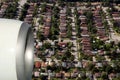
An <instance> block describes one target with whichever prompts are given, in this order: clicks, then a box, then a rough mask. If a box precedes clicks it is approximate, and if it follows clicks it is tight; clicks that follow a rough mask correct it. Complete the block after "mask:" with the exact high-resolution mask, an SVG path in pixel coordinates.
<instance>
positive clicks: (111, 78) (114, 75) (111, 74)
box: [108, 73, 116, 80]
mask: <svg viewBox="0 0 120 80" xmlns="http://www.w3.org/2000/svg"><path fill="white" fill-rule="evenodd" d="M108 77H109V79H110V80H113V78H115V77H116V74H115V73H110V74H109V75H108Z"/></svg>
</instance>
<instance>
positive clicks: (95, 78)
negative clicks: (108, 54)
mask: <svg viewBox="0 0 120 80" xmlns="http://www.w3.org/2000/svg"><path fill="white" fill-rule="evenodd" d="M100 76H101V73H100V72H96V73H95V74H94V75H93V79H94V80H97V78H100Z"/></svg>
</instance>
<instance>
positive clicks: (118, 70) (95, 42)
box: [0, 0, 120, 80]
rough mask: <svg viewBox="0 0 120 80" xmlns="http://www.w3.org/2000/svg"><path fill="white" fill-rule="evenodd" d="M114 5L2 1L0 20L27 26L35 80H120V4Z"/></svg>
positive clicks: (82, 0) (102, 0)
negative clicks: (31, 43) (32, 53)
mask: <svg viewBox="0 0 120 80" xmlns="http://www.w3.org/2000/svg"><path fill="white" fill-rule="evenodd" d="M114 1H115V2H114ZM114 1H113V2H111V0H98V1H95V0H89V1H87V0H75V1H72V0H6V1H0V18H7V19H16V20H20V21H24V22H26V23H28V24H29V25H31V27H32V30H33V34H34V47H35V49H34V69H33V73H32V77H33V80H120V3H119V1H118V2H116V0H114Z"/></svg>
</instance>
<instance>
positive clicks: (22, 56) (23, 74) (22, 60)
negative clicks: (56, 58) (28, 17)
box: [16, 23, 34, 80]
mask: <svg viewBox="0 0 120 80" xmlns="http://www.w3.org/2000/svg"><path fill="white" fill-rule="evenodd" d="M33 41H34V40H33V35H32V30H31V28H30V25H28V24H27V23H22V25H21V28H20V30H19V34H18V39H17V45H16V73H17V80H32V70H33V51H34V45H33V43H34V42H33Z"/></svg>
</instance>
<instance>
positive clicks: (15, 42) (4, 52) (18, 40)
mask: <svg viewBox="0 0 120 80" xmlns="http://www.w3.org/2000/svg"><path fill="white" fill-rule="evenodd" d="M33 51H34V39H33V34H32V30H31V28H30V25H28V24H27V23H24V22H21V21H16V20H10V19H0V80H32V70H33Z"/></svg>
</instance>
